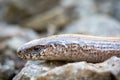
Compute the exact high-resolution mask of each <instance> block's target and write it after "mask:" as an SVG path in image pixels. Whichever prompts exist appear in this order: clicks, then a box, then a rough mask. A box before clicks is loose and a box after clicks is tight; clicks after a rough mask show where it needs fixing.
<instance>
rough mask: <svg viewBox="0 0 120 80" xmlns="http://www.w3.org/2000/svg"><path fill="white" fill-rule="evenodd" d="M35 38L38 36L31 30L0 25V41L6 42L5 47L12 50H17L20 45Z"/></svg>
mask: <svg viewBox="0 0 120 80" xmlns="http://www.w3.org/2000/svg"><path fill="white" fill-rule="evenodd" d="M35 38H38V34H37V33H36V32H34V31H33V30H31V29H27V28H20V26H18V25H7V24H5V23H0V41H1V42H2V41H4V42H5V41H6V42H5V43H6V45H7V46H9V47H10V48H12V49H14V50H17V48H18V47H19V46H20V45H22V44H24V43H26V42H27V41H30V40H32V39H35ZM14 44H16V45H14Z"/></svg>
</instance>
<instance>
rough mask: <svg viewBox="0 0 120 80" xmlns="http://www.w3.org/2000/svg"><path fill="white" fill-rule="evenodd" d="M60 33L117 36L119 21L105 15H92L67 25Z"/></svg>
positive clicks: (119, 32) (119, 30) (118, 33)
mask: <svg viewBox="0 0 120 80" xmlns="http://www.w3.org/2000/svg"><path fill="white" fill-rule="evenodd" d="M61 33H82V34H89V35H95V36H119V35H120V23H119V22H118V21H117V20H115V19H113V18H112V17H109V16H106V15H94V16H91V17H87V18H84V19H78V20H77V21H75V22H73V23H71V24H70V25H68V26H67V27H66V28H65V29H64V30H63V31H62V32H61Z"/></svg>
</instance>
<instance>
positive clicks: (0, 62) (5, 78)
mask: <svg viewBox="0 0 120 80" xmlns="http://www.w3.org/2000/svg"><path fill="white" fill-rule="evenodd" d="M34 38H38V34H36V32H34V31H33V30H31V29H27V28H21V27H20V26H18V25H8V24H5V23H0V80H11V78H12V77H13V76H14V75H16V74H17V73H18V72H19V70H20V69H21V68H22V67H23V66H24V64H25V62H26V61H23V60H21V59H19V58H18V57H17V55H16V50H17V48H18V47H19V46H20V45H22V44H24V43H26V42H28V41H29V40H32V39H34Z"/></svg>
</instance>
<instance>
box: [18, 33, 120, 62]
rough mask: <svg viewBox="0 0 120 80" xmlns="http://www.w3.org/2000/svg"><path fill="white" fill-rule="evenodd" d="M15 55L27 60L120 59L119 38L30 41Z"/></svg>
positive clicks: (62, 37)
mask: <svg viewBox="0 0 120 80" xmlns="http://www.w3.org/2000/svg"><path fill="white" fill-rule="evenodd" d="M17 54H18V56H19V57H20V58H23V59H27V60H60V61H87V62H102V61H104V60H107V59H108V58H110V57H112V56H117V57H120V37H94V36H85V35H79V34H65V35H55V36H50V37H45V38H41V39H36V40H33V41H30V42H28V43H26V44H24V45H22V46H21V47H19V49H18V51H17Z"/></svg>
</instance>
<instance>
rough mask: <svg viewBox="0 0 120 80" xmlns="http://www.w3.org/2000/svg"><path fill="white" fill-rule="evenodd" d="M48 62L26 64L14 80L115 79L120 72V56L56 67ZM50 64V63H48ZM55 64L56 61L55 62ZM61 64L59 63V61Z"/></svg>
mask: <svg viewBox="0 0 120 80" xmlns="http://www.w3.org/2000/svg"><path fill="white" fill-rule="evenodd" d="M45 64H46V62H44V61H43V62H42V61H37V62H36V61H35V62H34V61H33V62H32V63H29V64H26V66H25V67H24V68H23V69H22V70H21V72H20V73H19V74H18V75H17V76H15V77H14V79H13V80H22V79H26V78H27V79H28V80H31V79H33V80H54V79H57V80H71V79H72V80H82V79H85V80H96V79H99V80H113V79H114V80H115V78H116V77H117V75H118V73H119V72H120V67H119V66H120V58H117V57H112V58H110V59H108V60H106V61H105V62H102V63H96V64H93V63H86V62H74V63H68V64H65V63H64V65H63V64H62V65H63V66H62V65H59V66H57V65H55V66H54V67H52V68H51V67H50V66H46V65H45ZM47 64H48V63H47ZM53 64H54V63H53ZM58 64H59V63H58Z"/></svg>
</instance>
